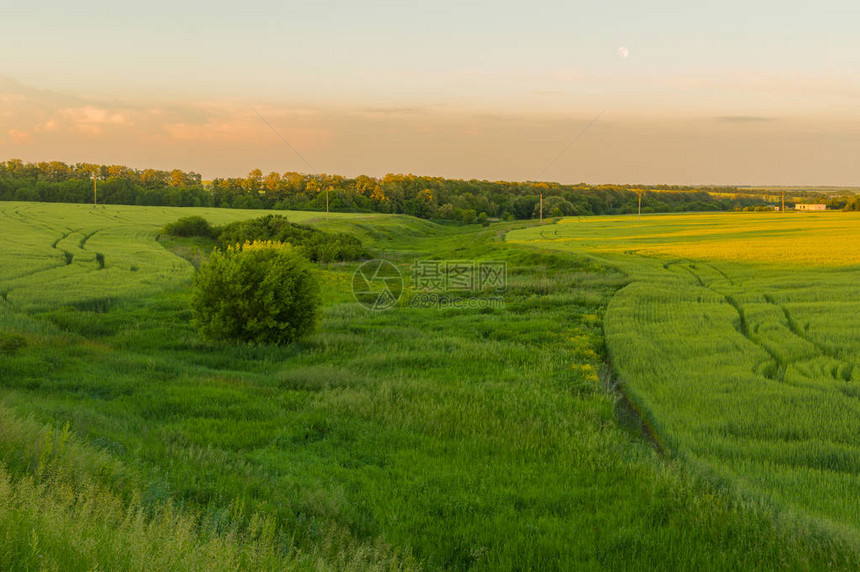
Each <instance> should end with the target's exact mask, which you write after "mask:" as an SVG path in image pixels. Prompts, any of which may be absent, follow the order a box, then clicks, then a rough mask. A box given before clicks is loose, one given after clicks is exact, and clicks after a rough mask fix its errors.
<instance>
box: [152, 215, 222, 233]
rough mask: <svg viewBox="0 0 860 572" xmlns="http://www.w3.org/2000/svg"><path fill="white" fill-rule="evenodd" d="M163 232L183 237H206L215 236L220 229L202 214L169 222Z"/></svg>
mask: <svg viewBox="0 0 860 572" xmlns="http://www.w3.org/2000/svg"><path fill="white" fill-rule="evenodd" d="M161 232H162V234H166V235H168V236H182V237H186V236H203V237H206V238H215V237H216V236H217V235H218V230H217V229H216V228H215V227H213V226H212V225H211V224H209V221H208V220H206V219H205V218H203V217H202V216H188V217H185V218H181V219H179V220H178V221H176V222H171V223H168V224H166V225H165V226H164V228H163V229H161Z"/></svg>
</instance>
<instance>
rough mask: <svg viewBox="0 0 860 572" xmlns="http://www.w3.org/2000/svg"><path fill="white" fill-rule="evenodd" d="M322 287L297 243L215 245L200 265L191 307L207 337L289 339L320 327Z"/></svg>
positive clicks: (276, 341) (279, 341) (277, 341)
mask: <svg viewBox="0 0 860 572" xmlns="http://www.w3.org/2000/svg"><path fill="white" fill-rule="evenodd" d="M319 305H320V288H319V283H318V281H317V277H316V270H315V268H314V267H313V265H312V264H311V263H310V262H309V261H308V260H307V259H306V258H304V257H303V256H302V255H301V253H299V252H298V250H297V249H295V248H294V247H292V246H290V245H288V244H282V243H278V242H271V241H265V242H263V241H256V242H253V243H250V242H248V243H245V244H244V245H242V246H228V247H227V248H226V249H225V250H223V251H219V250H216V251H214V252H213V253H212V255H211V256H210V257H209V260H208V262H206V263H205V264H204V265H203V266H201V267H200V270H199V271H198V273H197V276H196V278H195V283H194V291H193V294H192V298H191V307H192V311H193V315H194V325H195V326H196V327H197V329H198V331H199V332H200V335H201V336H202V337H203V338H205V339H208V340H213V341H215V340H227V341H234V342H255V343H272V344H288V343H291V342H294V341H296V340H297V339H299V338H301V337H302V336H305V335H307V334H309V333H311V332H312V331H313V330H314V328H315V327H316V323H317V317H318V312H319Z"/></svg>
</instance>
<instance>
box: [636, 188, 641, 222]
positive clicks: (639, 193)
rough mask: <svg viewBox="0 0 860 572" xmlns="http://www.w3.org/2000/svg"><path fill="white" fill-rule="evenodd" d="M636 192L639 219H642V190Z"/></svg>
mask: <svg viewBox="0 0 860 572" xmlns="http://www.w3.org/2000/svg"><path fill="white" fill-rule="evenodd" d="M637 194H638V195H639V220H642V191H641V190H640V191H639V192H638V193H637Z"/></svg>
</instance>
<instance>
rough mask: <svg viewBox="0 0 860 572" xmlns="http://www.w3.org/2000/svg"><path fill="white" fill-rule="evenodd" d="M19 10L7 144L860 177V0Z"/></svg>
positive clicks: (205, 170) (273, 162) (315, 168)
mask: <svg viewBox="0 0 860 572" xmlns="http://www.w3.org/2000/svg"><path fill="white" fill-rule="evenodd" d="M2 13H3V16H2V20H3V26H2V33H0V53H2V54H3V56H4V57H3V58H2V60H0V159H7V158H13V157H15V158H21V159H24V160H29V161H42V160H61V161H66V162H70V163H75V162H93V163H107V164H125V165H128V166H131V167H136V168H148V167H153V168H161V169H172V168H180V169H184V170H193V171H197V172H199V173H201V174H202V175H203V176H204V178H212V177H225V176H244V175H245V174H247V173H248V172H249V171H250V170H251V169H254V168H260V169H261V170H263V171H264V172H269V171H279V172H284V171H301V172H310V173H318V172H325V173H335V174H342V175H347V176H354V175H358V174H369V175H382V174H385V173H387V172H397V173H415V174H421V175H432V176H446V177H457V178H479V179H490V180H538V179H539V180H550V181H560V182H566V183H576V182H589V183H643V184H659V183H666V184H685V185H699V184H750V185H846V186H857V185H860V161H858V160H857V158H858V156H860V106H857V105H856V102H857V101H858V96H860V73H858V72H860V35H858V34H856V33H855V28H856V25H857V23H858V21H860V20H859V19H858V16H860V5H857V4H856V3H854V2H842V1H833V0H824V1H819V2H811V1H806V2H797V1H794V2H792V1H790V0H782V1H780V2H775V1H770V0H765V1H750V0H746V1H737V0H721V1H719V2H711V1H708V0H699V1H698V2H695V3H691V2H689V0H686V1H683V2H682V1H676V0H653V1H650V2H641V1H637V2H633V1H627V0H624V1H619V0H604V1H586V2H576V1H566V2H549V1H545V0H534V1H530V2H518V3H514V2H506V1H504V0H497V1H494V2H483V1H481V2H474V1H471V2H470V1H468V0H459V1H449V0H436V1H434V2H426V1H424V2H412V1H408V0H401V1H398V2H388V1H379V0H371V1H366V2H346V1H343V0H320V1H314V2H301V3H299V2H292V1H285V2H284V1H282V2H274V1H261V0H249V1H246V2H242V3H237V2H236V3H234V2H223V1H219V0H212V1H207V2H199V1H192V0H172V1H169V2H167V1H163V0H155V1H149V2H146V3H143V2H135V3H130V2H121V1H112V2H107V1H92V0H91V1H87V0H84V1H79V2H75V3H68V2H62V1H58V0H53V1H51V0H30V1H28V2H19V3H16V4H15V5H14V6H4V7H3V11H2ZM597 117H599V118H598V119H597V120H596V121H595V118H597ZM592 122H593V123H592ZM589 124H591V125H590V127H588V129H587V130H586V131H585V132H584V133H583V129H584V128H586V126H588V125H589ZM577 137H578V138H577ZM574 139H576V141H575V143H573V144H572V145H570V143H571V141H573V140H574ZM285 141H286V142H285ZM568 145H570V146H569V147H568ZM291 147H292V148H291ZM293 149H295V150H296V151H297V152H298V153H296V152H294V151H293ZM565 149H566V151H564V153H562V154H561V156H560V157H559V153H561V152H562V151H563V150H565ZM556 157H557V160H554V159H555V158H556Z"/></svg>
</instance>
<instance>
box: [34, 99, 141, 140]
mask: <svg viewBox="0 0 860 572" xmlns="http://www.w3.org/2000/svg"><path fill="white" fill-rule="evenodd" d="M59 115H60V116H61V117H62V118H63V119H64V120H65V121H66V122H68V123H69V124H70V125H71V126H72V128H73V129H76V130H78V131H80V132H82V133H87V134H90V135H101V134H102V132H103V128H104V127H106V126H118V127H121V126H128V125H131V124H132V121H131V119H130V117H129V116H128V114H126V113H120V112H118V111H113V110H109V109H105V108H103V107H96V106H94V105H85V106H83V107H71V108H66V109H60V110H59ZM48 123H52V122H51V121H49V122H48Z"/></svg>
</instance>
